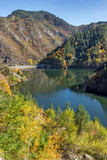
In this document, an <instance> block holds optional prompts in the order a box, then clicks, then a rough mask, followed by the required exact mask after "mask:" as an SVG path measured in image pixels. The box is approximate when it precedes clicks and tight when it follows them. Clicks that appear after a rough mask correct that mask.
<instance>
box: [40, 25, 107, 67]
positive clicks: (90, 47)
mask: <svg viewBox="0 0 107 160" xmlns="http://www.w3.org/2000/svg"><path fill="white" fill-rule="evenodd" d="M91 25H92V27H90V26H91ZM91 25H89V26H87V28H86V29H82V30H83V31H81V32H77V33H75V34H74V35H72V36H71V37H70V38H69V39H67V40H66V41H65V42H64V43H63V44H62V45H61V46H60V47H57V48H56V49H54V50H53V51H52V52H50V53H49V54H47V57H46V58H44V59H43V60H42V61H41V63H45V64H49V65H51V66H53V65H54V66H57V67H59V68H66V67H97V66H98V65H100V64H101V63H103V62H105V61H106V60H107V23H98V24H96V25H95V24H94V25H95V26H93V24H91ZM80 27H81V26H80Z"/></svg>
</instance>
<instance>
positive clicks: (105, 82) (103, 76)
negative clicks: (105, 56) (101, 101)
mask: <svg viewBox="0 0 107 160" xmlns="http://www.w3.org/2000/svg"><path fill="white" fill-rule="evenodd" d="M86 89H87V91H88V92H91V93H97V94H103V95H107V62H105V63H103V64H102V65H101V66H100V67H99V68H98V69H97V70H96V72H95V73H94V74H93V75H92V76H91V77H89V79H88V81H87V83H86Z"/></svg>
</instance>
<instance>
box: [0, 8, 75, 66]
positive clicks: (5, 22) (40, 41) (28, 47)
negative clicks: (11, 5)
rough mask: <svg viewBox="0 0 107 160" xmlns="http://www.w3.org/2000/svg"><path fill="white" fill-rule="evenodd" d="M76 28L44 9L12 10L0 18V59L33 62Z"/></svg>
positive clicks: (11, 63) (25, 62) (43, 55)
mask: <svg viewBox="0 0 107 160" xmlns="http://www.w3.org/2000/svg"><path fill="white" fill-rule="evenodd" d="M76 31H77V28H76V27H75V26H71V25H69V24H68V23H67V22H65V21H64V20H62V19H60V18H58V17H56V16H55V15H53V14H50V13H48V12H45V11H38V12H30V11H24V10H16V11H14V12H12V13H11V14H10V15H9V16H8V17H0V62H3V61H5V62H7V60H8V64H10V65H13V64H27V63H28V61H29V62H30V63H31V61H32V60H33V61H34V63H36V62H38V61H40V60H41V59H42V58H43V57H45V56H46V54H47V53H48V52H50V51H51V50H53V49H55V48H56V47H57V46H59V45H61V43H62V42H64V40H65V39H67V38H68V37H70V36H71V35H73V34H74V33H75V32H76ZM30 60H31V61H30ZM33 61H32V63H33Z"/></svg>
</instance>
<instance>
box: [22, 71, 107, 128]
mask: <svg viewBox="0 0 107 160" xmlns="http://www.w3.org/2000/svg"><path fill="white" fill-rule="evenodd" d="M92 72H93V70H84V69H72V70H51V69H49V70H29V71H25V74H26V76H27V77H28V79H29V81H27V82H26V84H25V85H24V86H23V87H22V88H21V92H23V93H24V94H27V93H28V91H30V93H31V94H32V96H33V97H34V98H35V99H36V100H37V101H38V103H39V105H41V106H42V105H44V108H48V107H49V106H50V104H51V103H52V104H53V105H54V106H55V107H57V106H58V105H59V106H60V107H61V108H62V109H64V108H65V104H66V102H68V101H69V102H70V104H71V107H72V108H73V109H74V110H76V109H77V107H78V106H79V105H80V104H83V105H84V106H85V108H86V110H87V111H88V112H89V113H90V116H91V119H93V117H95V116H97V117H99V119H100V120H101V122H102V124H103V125H104V126H106V127H107V98H105V97H102V96H96V95H92V94H86V93H83V87H84V86H83V85H82V84H83V83H84V82H85V80H86V78H87V76H89V75H91V74H92ZM80 86H82V92H81V93H80V92H75V91H73V89H77V90H78V87H80Z"/></svg>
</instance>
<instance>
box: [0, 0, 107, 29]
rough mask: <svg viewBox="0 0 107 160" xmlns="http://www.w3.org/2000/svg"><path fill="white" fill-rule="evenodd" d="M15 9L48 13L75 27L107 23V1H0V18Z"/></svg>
mask: <svg viewBox="0 0 107 160" xmlns="http://www.w3.org/2000/svg"><path fill="white" fill-rule="evenodd" d="M17 9H23V10H29V11H38V10H44V11H48V12H51V13H53V14H55V15H56V16H57V17H60V18H62V19H64V20H65V21H67V22H68V23H70V24H72V25H76V26H78V25H81V24H89V23H91V22H98V21H107V0H0V16H7V15H9V14H10V13H11V12H12V11H14V10H17Z"/></svg>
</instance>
